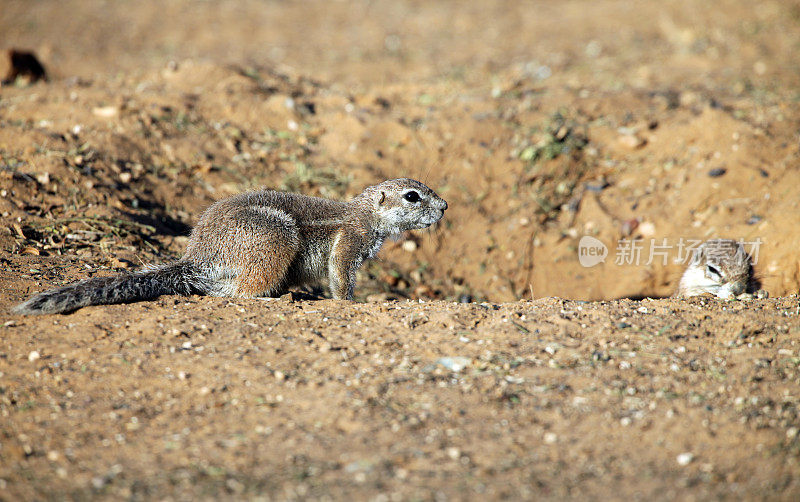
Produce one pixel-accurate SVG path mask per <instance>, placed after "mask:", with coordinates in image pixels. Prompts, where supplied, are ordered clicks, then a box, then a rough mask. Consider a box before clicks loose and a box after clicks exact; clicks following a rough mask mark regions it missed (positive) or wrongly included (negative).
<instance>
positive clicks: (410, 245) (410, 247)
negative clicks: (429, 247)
mask: <svg viewBox="0 0 800 502" xmlns="http://www.w3.org/2000/svg"><path fill="white" fill-rule="evenodd" d="M416 250H417V243H416V242H414V241H412V240H407V241H403V251H407V252H409V253H413V252H414V251H416Z"/></svg>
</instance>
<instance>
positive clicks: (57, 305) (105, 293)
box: [11, 261, 210, 314]
mask: <svg viewBox="0 0 800 502" xmlns="http://www.w3.org/2000/svg"><path fill="white" fill-rule="evenodd" d="M209 291H210V284H209V280H208V278H207V277H206V276H204V274H203V273H202V270H201V269H200V268H199V267H197V265H195V264H193V263H190V262H186V261H178V262H175V263H170V264H168V265H161V266H155V267H149V268H145V269H142V270H138V271H136V272H132V273H128V274H122V275H115V276H110V277H95V278H92V279H87V280H85V281H81V282H76V283H75V284H70V285H69V286H64V287H61V288H57V289H52V290H50V291H45V292H44V293H39V294H38V295H36V296H34V297H32V298H30V299H29V300H27V301H24V302H22V303H20V304H19V305H17V306H15V307H14V308H12V309H11V312H12V313H15V314H59V313H67V312H72V311H73V310H77V309H79V308H81V307H87V306H89V305H106V304H111V303H127V302H135V301H139V300H149V299H152V298H155V297H157V296H160V295H193V294H206V293H208V292H209Z"/></svg>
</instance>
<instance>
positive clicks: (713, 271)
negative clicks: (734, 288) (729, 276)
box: [706, 265, 722, 277]
mask: <svg viewBox="0 0 800 502" xmlns="http://www.w3.org/2000/svg"><path fill="white" fill-rule="evenodd" d="M706 270H707V271H708V273H709V274H710V275H715V276H717V277H722V274H720V273H719V270H717V267H715V266H713V265H706Z"/></svg>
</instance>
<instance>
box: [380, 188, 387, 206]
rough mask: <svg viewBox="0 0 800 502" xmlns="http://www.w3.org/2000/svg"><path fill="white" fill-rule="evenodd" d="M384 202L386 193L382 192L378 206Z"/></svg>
mask: <svg viewBox="0 0 800 502" xmlns="http://www.w3.org/2000/svg"><path fill="white" fill-rule="evenodd" d="M385 200H386V192H383V191H382V192H381V198H380V199H378V205H379V206H380V205H381V204H383V201H385Z"/></svg>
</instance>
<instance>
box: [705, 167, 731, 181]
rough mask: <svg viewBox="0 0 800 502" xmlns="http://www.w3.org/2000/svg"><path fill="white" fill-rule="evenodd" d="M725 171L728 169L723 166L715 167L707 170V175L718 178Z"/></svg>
mask: <svg viewBox="0 0 800 502" xmlns="http://www.w3.org/2000/svg"><path fill="white" fill-rule="evenodd" d="M727 172H728V170H727V169H725V168H724V167H716V168H714V169H711V170H710V171H708V175H709V176H710V177H712V178H719V177H720V176H722V175H724V174H725V173H727Z"/></svg>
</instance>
